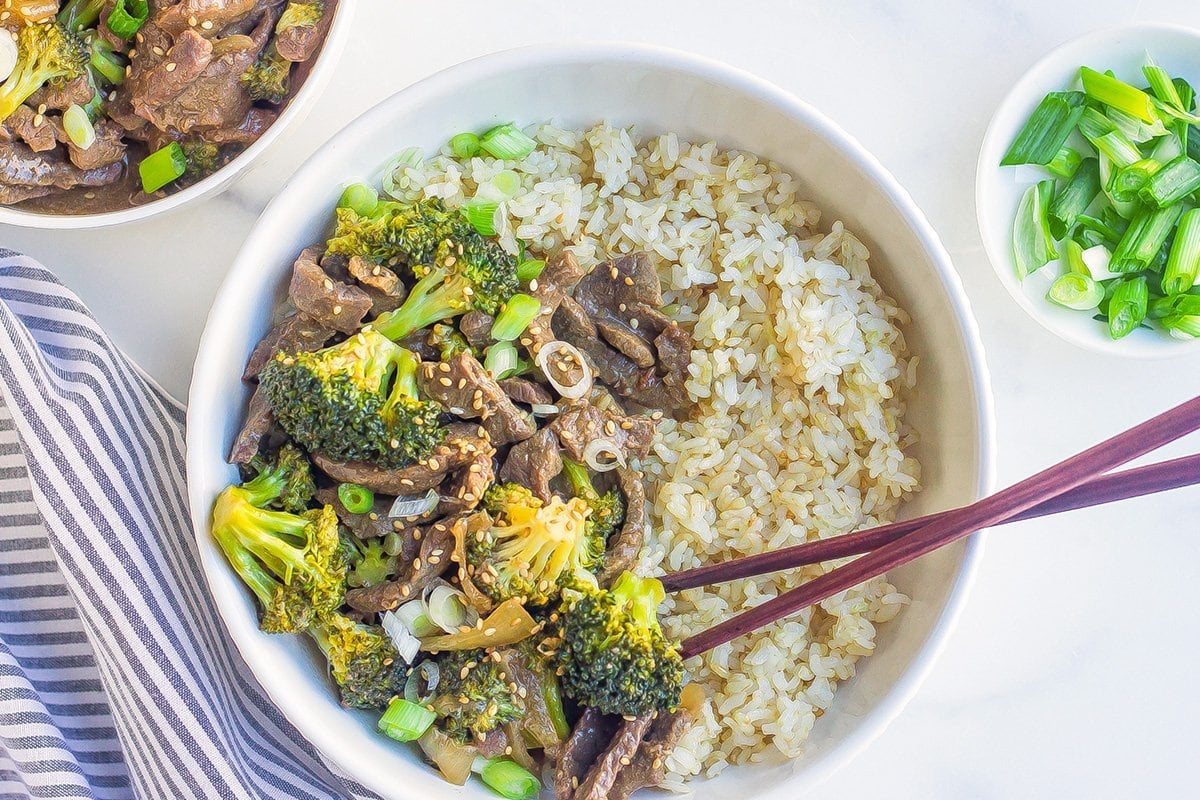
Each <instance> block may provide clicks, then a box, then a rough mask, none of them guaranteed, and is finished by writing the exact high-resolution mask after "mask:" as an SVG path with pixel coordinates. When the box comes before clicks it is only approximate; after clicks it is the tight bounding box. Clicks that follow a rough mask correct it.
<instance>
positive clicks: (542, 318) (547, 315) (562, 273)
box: [520, 250, 584, 357]
mask: <svg viewBox="0 0 1200 800" xmlns="http://www.w3.org/2000/svg"><path fill="white" fill-rule="evenodd" d="M583 276H584V270H583V267H581V266H579V262H578V261H577V260H576V259H575V255H574V254H573V253H571V251H569V250H564V251H562V252H561V253H559V254H558V255H557V256H555V257H554V258H552V259H550V260H549V261H548V262H546V268H545V269H543V270H542V274H541V275H539V276H538V277H537V279H536V280H533V281H530V283H529V294H530V295H532V296H533V297H535V298H537V301H538V302H539V303H541V304H542V307H541V310H540V311H538V315H537V316H536V317H534V318H533V321H532V322H530V323H529V327H528V328H526V329H525V333H524V334H522V336H521V339H520V341H521V344H523V345H524V346H525V349H526V350H528V351H529V355H530V356H534V357H536V356H537V353H538V351H539V350H541V349H542V347H544V346H545V345H546V344H547V343H549V342H552V341H554V340H555V339H556V338H558V337H557V336H555V334H554V327H553V325H552V324H551V323H552V321H553V319H554V312H555V311H556V310H557V309H558V306H559V304H560V303H561V302H562V300H563V298H564V297H567V296H568V295H569V294H570V293H571V290H572V289H574V288H575V285H576V284H577V283H579V281H580V279H581V278H582V277H583Z"/></svg>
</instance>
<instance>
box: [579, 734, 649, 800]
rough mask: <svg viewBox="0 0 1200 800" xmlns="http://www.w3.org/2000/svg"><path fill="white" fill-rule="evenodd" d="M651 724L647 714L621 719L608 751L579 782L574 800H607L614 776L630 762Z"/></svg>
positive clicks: (601, 755) (605, 751) (615, 779)
mask: <svg viewBox="0 0 1200 800" xmlns="http://www.w3.org/2000/svg"><path fill="white" fill-rule="evenodd" d="M653 722H654V717H653V716H652V715H650V714H644V715H642V716H640V717H634V718H633V719H622V720H621V724H620V726H619V727H618V728H617V732H616V733H614V734H613V737H612V740H611V741H610V742H609V743H608V747H606V748H605V749H604V752H603V753H601V754H600V757H599V758H597V759H596V761H595V762H594V763H593V764H592V766H591V768H590V769H589V770H588V772H587V775H586V776H584V778H583V780H581V781H580V782H579V788H578V789H577V790H575V799H574V800H608V797H609V792H610V791H611V790H612V788H613V785H614V784H615V783H616V782H617V775H619V774H620V772H621V770H622V769H624V767H625V764H627V763H630V762H631V761H632V760H633V757H634V755H636V754H637V751H638V747H640V746H641V744H642V739H644V738H645V736H646V732H647V731H648V730H650V725H651V723H653Z"/></svg>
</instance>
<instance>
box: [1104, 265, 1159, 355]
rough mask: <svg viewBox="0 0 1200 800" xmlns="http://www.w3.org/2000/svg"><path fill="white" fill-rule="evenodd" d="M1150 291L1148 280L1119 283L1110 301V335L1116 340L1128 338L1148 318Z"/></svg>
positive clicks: (1137, 279)
mask: <svg viewBox="0 0 1200 800" xmlns="http://www.w3.org/2000/svg"><path fill="white" fill-rule="evenodd" d="M1149 301H1150V289H1149V287H1148V285H1147V283H1146V278H1145V277H1143V276H1140V275H1139V276H1138V277H1136V278H1127V279H1125V280H1123V281H1119V282H1118V283H1117V285H1116V288H1115V289H1113V293H1112V297H1110V298H1109V301H1108V333H1109V335H1110V336H1112V338H1114V339H1120V338H1122V337H1125V336H1128V335H1129V334H1130V333H1132V332H1133V330H1134V329H1135V328H1137V326H1138V325H1141V324H1142V320H1144V319H1145V318H1146V306H1147V305H1148V303H1149Z"/></svg>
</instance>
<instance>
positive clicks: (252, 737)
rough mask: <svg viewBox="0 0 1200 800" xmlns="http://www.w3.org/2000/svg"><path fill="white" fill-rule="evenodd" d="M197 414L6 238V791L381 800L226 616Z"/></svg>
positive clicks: (0, 324) (2, 728) (2, 446)
mask: <svg viewBox="0 0 1200 800" xmlns="http://www.w3.org/2000/svg"><path fill="white" fill-rule="evenodd" d="M183 425H184V411H183V408H182V407H181V406H180V405H179V404H178V403H176V402H175V401H174V400H172V399H171V398H170V397H169V396H168V395H167V394H166V393H165V392H163V391H162V390H161V389H159V388H158V387H156V386H155V385H154V384H153V383H151V382H150V381H149V380H147V378H146V377H145V376H144V375H143V374H142V373H141V372H140V371H139V370H138V369H137V367H136V366H134V365H133V364H132V363H131V362H130V361H129V360H128V359H127V358H126V357H125V356H124V355H122V354H121V353H120V352H119V351H118V350H117V349H116V348H115V347H114V346H113V344H112V342H111V341H110V340H109V339H108V337H107V336H105V334H104V333H103V331H101V330H100V328H99V326H98V325H97V323H96V321H95V319H93V318H92V316H91V314H89V313H88V311H87V309H86V308H85V307H84V306H83V304H82V303H81V302H80V301H79V299H78V298H77V297H75V295H73V294H72V293H71V292H70V291H68V290H67V289H65V288H64V287H63V286H62V285H61V284H60V283H58V281H57V280H55V278H54V276H53V275H52V274H51V273H50V272H48V271H47V270H46V269H44V268H43V267H41V266H40V265H39V264H37V263H36V262H34V261H32V260H30V259H28V258H25V257H23V256H20V255H18V254H15V253H12V252H8V251H3V250H0V800H16V798H22V799H23V798H30V797H37V798H41V797H53V798H72V799H74V798H80V800H82V799H83V798H87V799H88V800H108V799H109V798H111V799H112V800H119V799H123V798H142V799H143V800H159V798H162V800H167V799H168V798H169V799H170V800H182V798H197V800H211V799H212V798H237V800H244V799H246V798H335V797H336V798H342V797H353V798H369V797H372V796H373V795H371V793H370V792H368V791H367V790H366V789H364V788H363V787H362V786H360V785H358V784H357V783H355V782H354V781H353V780H350V779H348V778H346V777H344V776H339V775H337V774H336V773H335V772H334V771H333V770H332V768H331V766H330V765H329V764H327V763H325V762H324V761H323V760H322V759H321V757H320V755H319V754H318V753H317V752H316V751H315V750H314V749H313V748H312V746H311V745H309V744H308V743H307V742H305V741H304V740H303V739H302V738H301V737H300V736H299V734H298V733H297V732H296V731H295V729H294V728H292V726H291V725H289V724H288V722H287V721H286V720H285V719H284V718H283V717H282V715H281V714H280V713H279V712H278V711H277V710H276V709H275V707H274V706H272V705H271V702H270V701H269V700H268V699H267V697H266V695H265V694H263V692H262V690H261V689H260V688H259V686H258V685H257V683H256V682H255V680H254V677H253V676H252V675H251V674H250V671H249V669H248V668H247V667H246V665H245V664H244V663H243V662H242V660H241V657H240V656H239V655H238V653H237V651H236V650H235V649H234V647H233V645H232V643H231V642H230V641H229V639H228V637H227V636H226V634H225V631H224V629H223V628H222V627H221V623H220V621H219V618H218V616H217V612H216V609H215V608H214V607H213V603H212V600H211V599H210V598H209V596H208V593H207V590H206V588H205V585H204V581H203V579H202V578H201V575H200V569H199V567H198V566H197V563H198V560H197V555H196V548H195V545H194V541H193V533H192V528H191V525H190V523H189V521H188V514H187V504H186V502H185V499H184V498H185V492H184V450H183V441H184V439H183Z"/></svg>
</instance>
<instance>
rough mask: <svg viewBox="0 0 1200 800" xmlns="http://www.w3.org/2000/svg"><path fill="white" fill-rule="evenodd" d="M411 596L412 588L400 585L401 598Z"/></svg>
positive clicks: (404, 584)
mask: <svg viewBox="0 0 1200 800" xmlns="http://www.w3.org/2000/svg"><path fill="white" fill-rule="evenodd" d="M410 594H412V587H411V586H409V585H408V584H407V583H402V584H400V596H401V597H408V596H409V595H410Z"/></svg>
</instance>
